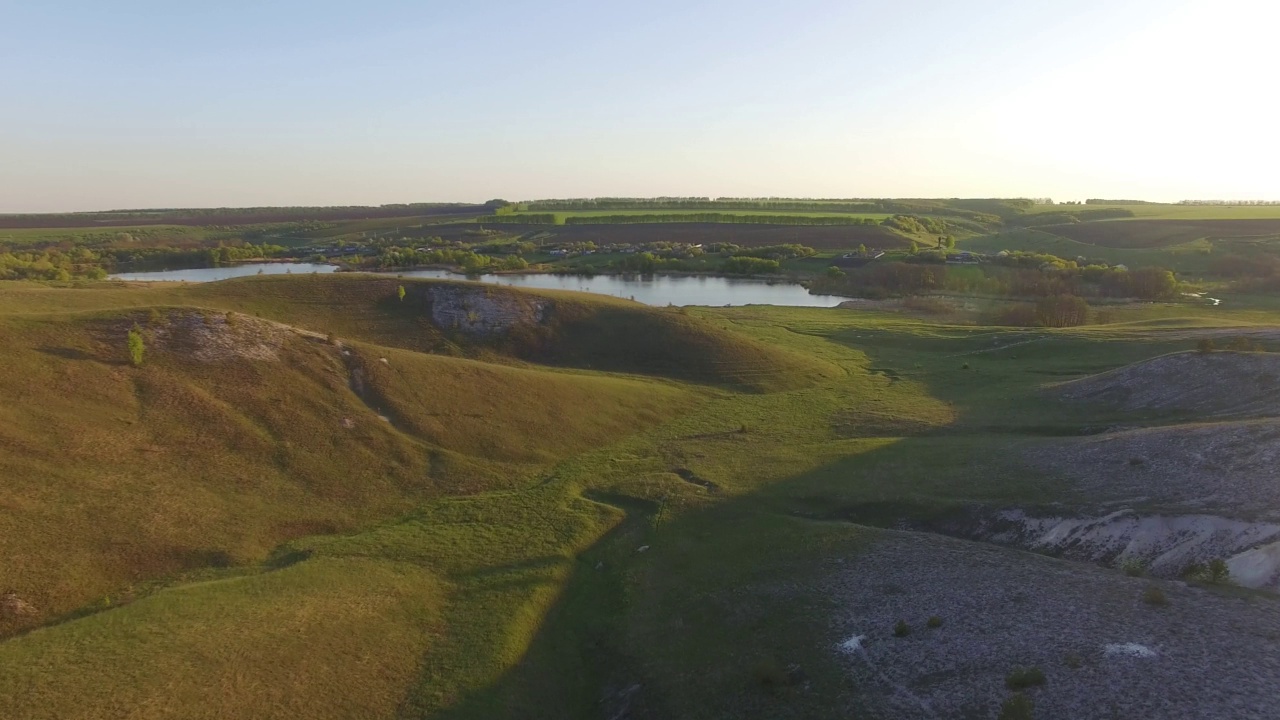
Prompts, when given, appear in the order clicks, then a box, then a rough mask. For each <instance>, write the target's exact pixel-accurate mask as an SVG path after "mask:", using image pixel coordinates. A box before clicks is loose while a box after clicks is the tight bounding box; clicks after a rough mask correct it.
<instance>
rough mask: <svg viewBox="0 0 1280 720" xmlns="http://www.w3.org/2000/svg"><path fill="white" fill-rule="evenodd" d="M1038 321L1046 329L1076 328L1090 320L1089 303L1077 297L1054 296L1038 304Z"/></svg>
mask: <svg viewBox="0 0 1280 720" xmlns="http://www.w3.org/2000/svg"><path fill="white" fill-rule="evenodd" d="M1036 319H1037V320H1039V321H1040V324H1041V325H1044V326H1046V327H1075V326H1077V325H1084V324H1085V323H1086V322H1088V320H1089V303H1088V302H1086V301H1085V299H1084V298H1082V297H1079V296H1076V295H1052V296H1050V297H1046V298H1044V299H1042V300H1041V301H1040V302H1038V303H1036Z"/></svg>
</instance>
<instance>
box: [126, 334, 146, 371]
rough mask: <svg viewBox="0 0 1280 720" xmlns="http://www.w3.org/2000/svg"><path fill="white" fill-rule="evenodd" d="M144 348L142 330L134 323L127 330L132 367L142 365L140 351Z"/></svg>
mask: <svg viewBox="0 0 1280 720" xmlns="http://www.w3.org/2000/svg"><path fill="white" fill-rule="evenodd" d="M143 350H144V347H143V343H142V331H141V330H139V329H138V326H137V325H134V326H133V328H132V329H130V330H129V359H130V360H132V361H133V365H134V367H139V366H141V365H142V352H143Z"/></svg>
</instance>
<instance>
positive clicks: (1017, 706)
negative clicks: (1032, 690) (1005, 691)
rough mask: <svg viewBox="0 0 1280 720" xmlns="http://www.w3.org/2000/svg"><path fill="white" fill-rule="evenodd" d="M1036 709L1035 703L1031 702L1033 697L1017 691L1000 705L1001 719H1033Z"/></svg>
mask: <svg viewBox="0 0 1280 720" xmlns="http://www.w3.org/2000/svg"><path fill="white" fill-rule="evenodd" d="M1034 711H1035V703H1033V702H1031V698H1029V697H1027V696H1026V695H1023V694H1022V693H1017V694H1014V695H1011V696H1009V698H1008V699H1007V700H1005V701H1004V704H1003V705H1001V706H1000V717H999V720H1032V718H1033V717H1034V715H1033V714H1032V713H1033V712H1034Z"/></svg>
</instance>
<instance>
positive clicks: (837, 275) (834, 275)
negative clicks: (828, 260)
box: [827, 265, 844, 280]
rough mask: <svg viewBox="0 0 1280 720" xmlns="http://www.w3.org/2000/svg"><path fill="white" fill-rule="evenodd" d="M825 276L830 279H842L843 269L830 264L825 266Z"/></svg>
mask: <svg viewBox="0 0 1280 720" xmlns="http://www.w3.org/2000/svg"><path fill="white" fill-rule="evenodd" d="M827 277H828V278H829V279H831V280H843V279H844V271H843V270H841V269H840V268H838V267H836V266H835V265H832V266H830V267H828V268H827Z"/></svg>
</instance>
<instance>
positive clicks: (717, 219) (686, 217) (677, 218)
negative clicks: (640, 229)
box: [564, 213, 880, 225]
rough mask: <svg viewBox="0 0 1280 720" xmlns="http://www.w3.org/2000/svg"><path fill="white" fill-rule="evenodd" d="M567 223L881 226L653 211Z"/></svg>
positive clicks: (817, 218)
mask: <svg viewBox="0 0 1280 720" xmlns="http://www.w3.org/2000/svg"><path fill="white" fill-rule="evenodd" d="M564 222H565V224H566V225H628V224H635V223H751V224H758V225H878V224H880V223H879V221H878V220H876V219H875V218H866V217H857V216H852V215H733V214H729V213H680V214H673V213H650V214H645V215H579V216H574V217H567V218H565V220H564Z"/></svg>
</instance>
